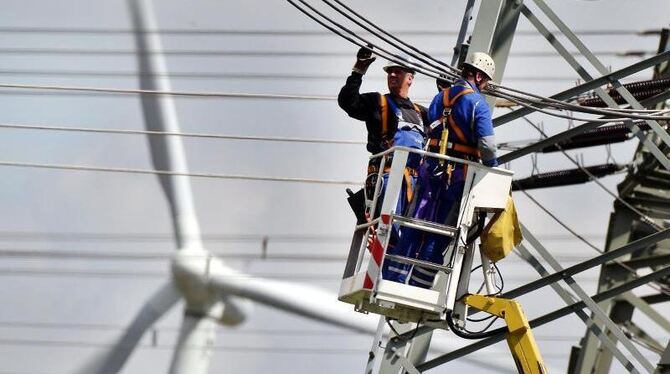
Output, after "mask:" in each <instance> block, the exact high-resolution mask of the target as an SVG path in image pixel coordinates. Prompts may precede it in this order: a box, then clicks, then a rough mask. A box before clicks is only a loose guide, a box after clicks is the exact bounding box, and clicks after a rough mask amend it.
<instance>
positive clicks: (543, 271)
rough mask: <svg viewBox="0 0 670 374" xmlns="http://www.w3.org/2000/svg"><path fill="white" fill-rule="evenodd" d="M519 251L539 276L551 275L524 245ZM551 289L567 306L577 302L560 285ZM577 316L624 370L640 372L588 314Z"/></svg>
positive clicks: (581, 312)
mask: <svg viewBox="0 0 670 374" xmlns="http://www.w3.org/2000/svg"><path fill="white" fill-rule="evenodd" d="M517 251H518V252H519V253H518V254H519V256H520V257H521V258H523V259H524V260H526V262H528V264H530V266H532V267H533V268H534V269H535V270H536V271H537V272H538V274H540V276H542V277H544V276H547V275H549V272H548V271H547V270H546V269H545V268H544V266H542V264H541V263H540V262H539V261H538V260H537V258H535V256H533V255H532V254H531V253H530V251H528V249H527V248H526V247H525V246H524V245H523V244H520V245H519V246H518V247H517ZM551 288H553V289H554V291H556V293H557V294H558V295H559V296H560V297H561V299H563V301H564V302H565V303H566V304H567V305H570V304H572V303H574V302H575V300H574V299H573V295H572V294H570V293H569V292H568V291H566V290H565V289H563V288H562V287H561V286H560V285H559V284H558V283H552V284H551ZM575 314H577V316H578V317H579V319H581V320H582V321H583V322H584V324H585V325H586V327H587V328H588V329H589V330H591V332H592V333H593V335H595V336H596V337H598V339H600V341H601V342H603V344H604V345H605V346H607V348H608V349H609V350H610V351H612V354H613V355H614V356H615V357H616V358H617V359H618V360H619V362H621V364H622V365H623V366H624V368H626V370H628V372H629V373H639V371H638V370H637V369H636V368H635V366H634V365H633V363H632V362H630V361H629V360H628V359H627V358H626V356H625V355H624V354H623V353H622V352H621V350H619V348H617V346H616V343H615V342H612V341H611V340H610V339H609V338H608V337H607V336H606V335H605V333H604V332H603V330H601V329H600V327H598V325H596V323H595V321H593V320H592V319H591V318H590V317H589V316H588V314H586V312H584V311H583V310H581V309H580V310H577V311H575Z"/></svg>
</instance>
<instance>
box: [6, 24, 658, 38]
mask: <svg viewBox="0 0 670 374" xmlns="http://www.w3.org/2000/svg"><path fill="white" fill-rule="evenodd" d="M136 32H139V33H142V34H160V35H221V36H265V37H268V36H269V37H280V36H281V37H284V36H331V35H332V33H330V32H328V31H325V30H269V29H268V30H261V29H247V30H238V29H235V30H233V29H167V28H166V29H161V30H156V31H135V30H133V29H127V28H99V27H96V28H83V27H77V28H74V27H20V26H18V27H0V33H16V34H42V33H44V34H94V35H96V34H133V33H136ZM355 32H357V33H359V34H363V35H370V33H369V32H366V31H365V30H355ZM391 32H392V33H393V34H396V35H406V36H436V37H444V36H445V35H446V36H456V35H457V32H455V31H449V30H444V31H441V30H407V29H405V30H394V31H391ZM660 32H661V31H660V30H656V29H652V30H643V31H640V30H630V29H590V30H585V29H582V30H574V31H573V33H575V34H577V35H588V36H613V35H618V36H622V35H638V36H656V35H658V34H660ZM552 33H553V34H562V33H561V31H560V30H554V31H552ZM515 35H523V36H539V34H538V32H537V31H535V30H516V32H515Z"/></svg>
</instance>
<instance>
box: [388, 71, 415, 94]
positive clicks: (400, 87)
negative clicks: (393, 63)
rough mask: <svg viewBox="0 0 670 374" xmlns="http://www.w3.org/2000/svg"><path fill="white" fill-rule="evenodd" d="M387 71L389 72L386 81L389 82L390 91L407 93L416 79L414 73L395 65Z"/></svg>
mask: <svg viewBox="0 0 670 374" xmlns="http://www.w3.org/2000/svg"><path fill="white" fill-rule="evenodd" d="M386 73H387V74H388V75H387V76H386V82H387V83H388V86H389V91H390V92H392V93H395V94H399V93H404V94H407V92H408V91H409V87H410V86H411V85H412V81H413V80H414V74H412V73H410V72H408V71H406V70H403V69H401V68H395V67H393V68H389V69H388V71H387V72H386Z"/></svg>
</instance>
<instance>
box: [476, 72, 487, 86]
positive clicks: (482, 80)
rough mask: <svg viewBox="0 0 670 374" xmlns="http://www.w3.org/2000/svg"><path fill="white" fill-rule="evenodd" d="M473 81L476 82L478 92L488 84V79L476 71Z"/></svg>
mask: <svg viewBox="0 0 670 374" xmlns="http://www.w3.org/2000/svg"><path fill="white" fill-rule="evenodd" d="M475 79H476V82H477V88H479V89H480V90H483V89H485V88H486V87H487V86H488V84H489V79H488V78H487V77H486V75H484V73H482V72H479V71H478V72H477V73H476V77H475Z"/></svg>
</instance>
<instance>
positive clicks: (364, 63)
mask: <svg viewBox="0 0 670 374" xmlns="http://www.w3.org/2000/svg"><path fill="white" fill-rule="evenodd" d="M376 59H377V58H376V57H375V56H373V55H372V46H371V45H369V44H368V45H367V46H366V47H361V49H359V50H358V53H356V63H355V64H354V67H353V68H352V69H351V70H352V71H354V72H356V73H358V74H360V75H364V74H365V72H366V71H368V67H369V66H370V64H372V63H373V62H374V61H375V60H376Z"/></svg>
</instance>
